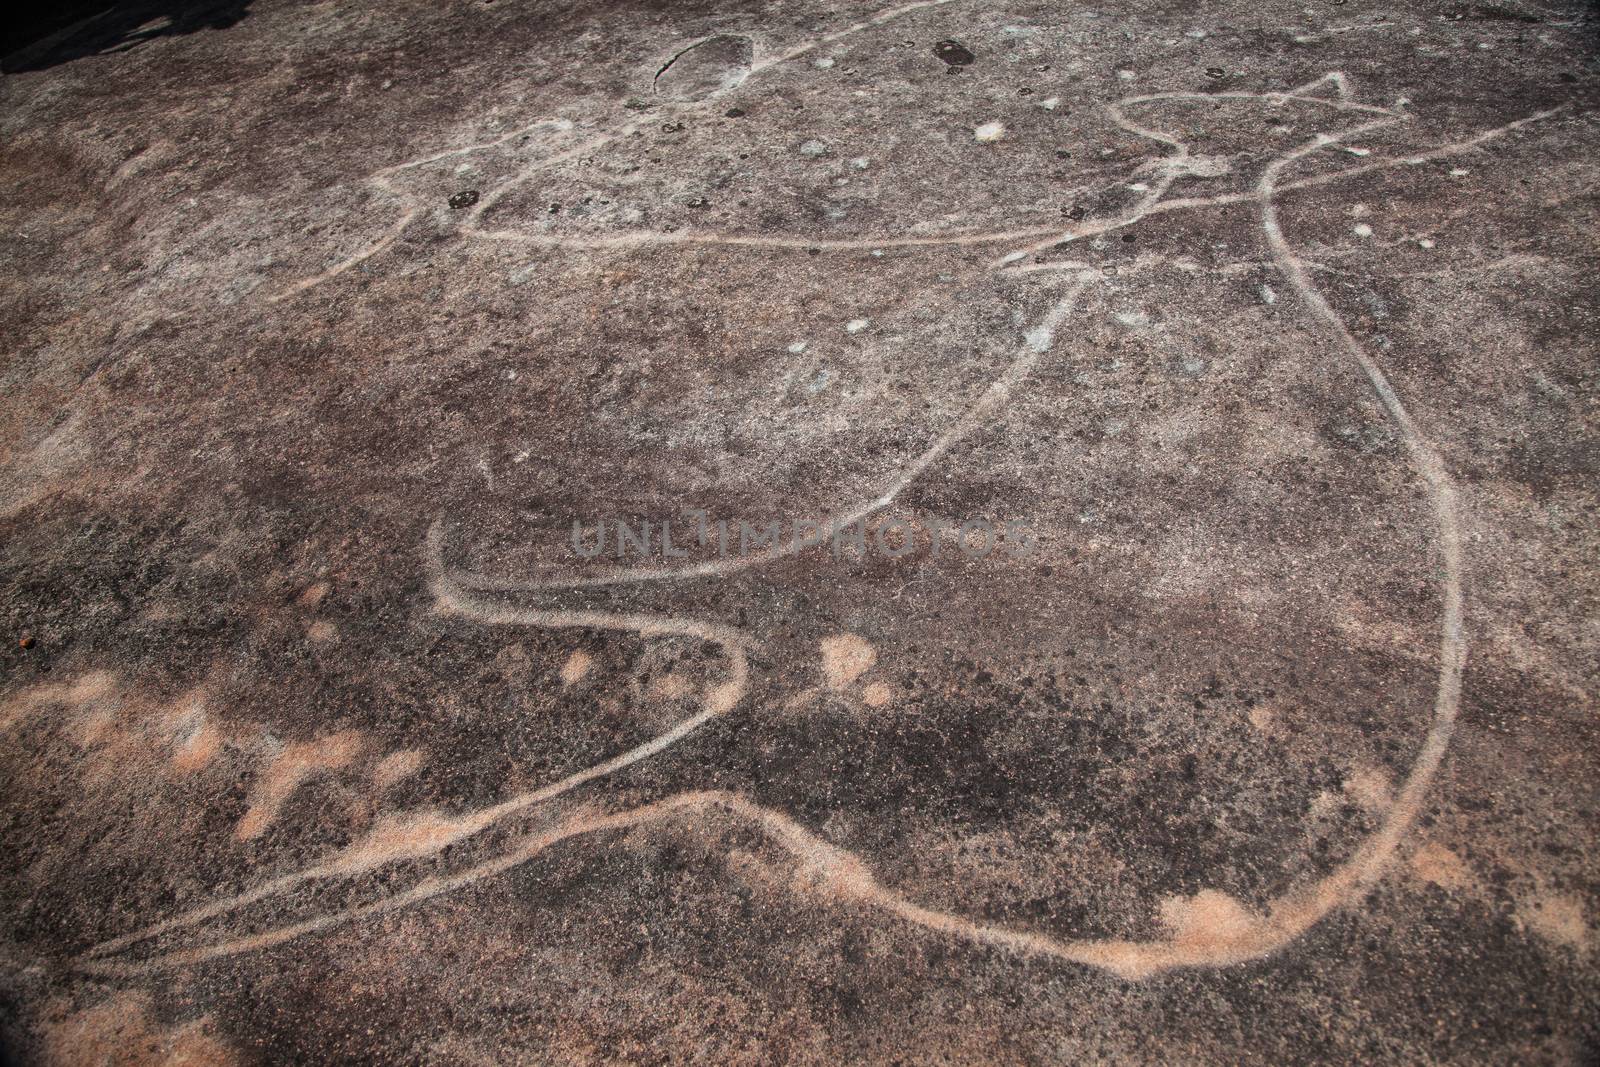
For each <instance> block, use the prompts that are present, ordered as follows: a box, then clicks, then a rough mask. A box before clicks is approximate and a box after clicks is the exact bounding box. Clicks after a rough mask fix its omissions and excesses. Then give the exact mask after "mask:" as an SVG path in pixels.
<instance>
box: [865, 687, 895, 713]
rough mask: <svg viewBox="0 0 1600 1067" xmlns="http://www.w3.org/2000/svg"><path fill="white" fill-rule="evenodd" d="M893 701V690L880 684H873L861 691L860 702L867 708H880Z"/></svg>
mask: <svg viewBox="0 0 1600 1067" xmlns="http://www.w3.org/2000/svg"><path fill="white" fill-rule="evenodd" d="M893 699H894V690H892V689H890V688H889V687H888V686H886V685H884V684H883V683H882V682H873V683H871V684H870V685H867V686H866V687H865V688H863V689H862V690H861V702H862V703H863V704H865V705H866V706H867V707H869V708H881V707H883V706H884V705H885V704H887V703H889V701H891V700H893Z"/></svg>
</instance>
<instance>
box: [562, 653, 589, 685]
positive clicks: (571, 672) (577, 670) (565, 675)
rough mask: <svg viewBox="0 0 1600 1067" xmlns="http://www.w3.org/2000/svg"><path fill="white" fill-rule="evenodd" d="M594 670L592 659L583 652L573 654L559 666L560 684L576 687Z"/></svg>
mask: <svg viewBox="0 0 1600 1067" xmlns="http://www.w3.org/2000/svg"><path fill="white" fill-rule="evenodd" d="M593 669H594V657H593V656H591V655H589V653H587V652H584V651H581V650H580V651H577V652H574V653H573V654H572V655H570V656H568V657H567V662H565V663H563V664H562V665H561V684H562V685H576V684H577V683H578V682H581V681H583V679H584V678H585V677H587V676H588V674H589V672H590V671H592V670H593Z"/></svg>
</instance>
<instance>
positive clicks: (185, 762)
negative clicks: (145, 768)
mask: <svg viewBox="0 0 1600 1067" xmlns="http://www.w3.org/2000/svg"><path fill="white" fill-rule="evenodd" d="M162 727H163V729H164V730H165V732H166V734H167V736H168V738H170V739H171V742H172V744H173V746H174V747H173V753H172V760H171V766H172V769H173V771H175V772H177V773H178V774H193V773H194V772H196V771H198V770H200V769H201V768H203V767H206V766H208V765H210V763H211V762H212V761H213V760H215V759H216V758H217V753H219V752H221V751H222V743H223V740H224V738H223V734H222V731H221V730H219V729H218V728H217V726H216V725H215V724H214V723H212V722H211V721H210V720H209V719H208V718H207V717H206V708H205V697H204V695H203V694H202V693H201V692H200V691H199V690H195V691H193V692H190V693H186V694H185V695H184V696H182V697H180V698H179V699H178V700H177V701H175V702H174V703H173V705H172V710H171V711H169V712H168V713H167V715H166V717H165V719H164V721H163V723H162Z"/></svg>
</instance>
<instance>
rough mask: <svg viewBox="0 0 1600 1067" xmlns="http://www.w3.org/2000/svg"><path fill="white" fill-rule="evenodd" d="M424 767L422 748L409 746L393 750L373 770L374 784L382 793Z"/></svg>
mask: <svg viewBox="0 0 1600 1067" xmlns="http://www.w3.org/2000/svg"><path fill="white" fill-rule="evenodd" d="M421 767H422V750H421V749H420V748H407V749H402V750H401V751H399V752H391V753H389V754H388V755H387V756H385V757H383V759H381V760H379V761H378V765H377V766H376V767H374V768H373V770H372V786H373V788H374V789H376V790H377V791H378V792H380V793H382V792H383V791H384V790H386V789H388V788H389V787H391V786H393V785H396V784H397V783H399V782H403V781H405V780H406V779H407V778H410V777H411V776H412V775H413V774H416V773H417V771H418V770H419V769H421Z"/></svg>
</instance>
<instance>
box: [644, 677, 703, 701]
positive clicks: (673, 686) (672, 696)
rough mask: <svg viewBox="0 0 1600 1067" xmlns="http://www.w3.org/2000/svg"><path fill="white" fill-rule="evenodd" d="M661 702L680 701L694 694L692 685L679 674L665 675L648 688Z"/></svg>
mask: <svg viewBox="0 0 1600 1067" xmlns="http://www.w3.org/2000/svg"><path fill="white" fill-rule="evenodd" d="M650 688H651V689H652V690H653V691H654V692H655V694H656V696H658V697H660V698H661V699H663V700H681V699H683V698H684V697H686V696H688V695H689V694H690V693H692V692H694V683H693V682H691V681H690V680H689V679H687V678H685V677H684V676H683V675H681V674H667V675H663V676H661V677H660V678H657V679H656V680H655V683H654V684H653V685H652V686H651V687H650Z"/></svg>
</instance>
